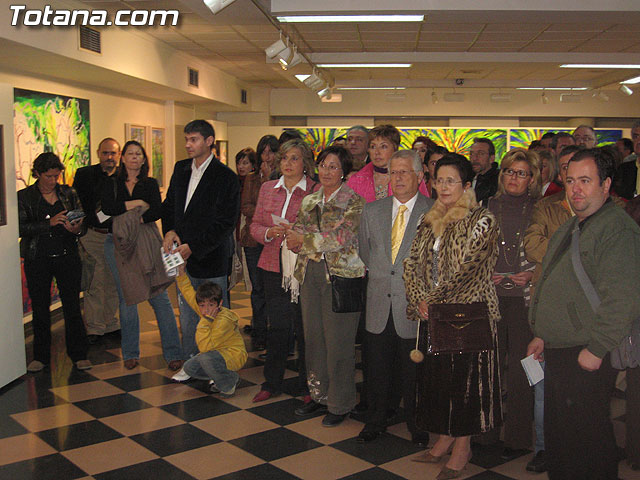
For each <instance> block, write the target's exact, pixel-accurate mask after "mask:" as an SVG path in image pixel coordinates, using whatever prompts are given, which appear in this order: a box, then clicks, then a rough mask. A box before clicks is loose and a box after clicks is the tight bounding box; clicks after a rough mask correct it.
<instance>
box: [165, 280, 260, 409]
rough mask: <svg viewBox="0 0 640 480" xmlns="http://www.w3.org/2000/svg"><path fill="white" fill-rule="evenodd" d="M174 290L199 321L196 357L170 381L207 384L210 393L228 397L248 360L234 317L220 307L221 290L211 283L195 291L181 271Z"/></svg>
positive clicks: (229, 311)
mask: <svg viewBox="0 0 640 480" xmlns="http://www.w3.org/2000/svg"><path fill="white" fill-rule="evenodd" d="M178 288H179V289H180V292H181V293H182V296H183V297H184V299H185V300H186V301H187V303H188V304H189V306H190V307H191V308H192V309H193V310H194V311H195V312H196V313H197V314H198V316H199V317H200V321H199V322H198V327H197V329H196V344H197V345H198V350H199V351H200V353H199V354H198V355H196V356H194V357H191V358H190V359H189V360H187V361H186V362H185V364H184V366H183V367H182V370H180V371H179V372H178V373H177V374H175V375H174V376H173V380H174V381H176V382H184V381H185V380H188V379H189V378H191V377H194V378H197V379H199V380H209V384H210V390H211V393H219V394H220V396H221V397H225V398H228V397H231V396H233V394H234V393H235V391H236V386H237V385H238V383H239V382H240V376H239V375H238V373H237V371H238V370H240V369H241V368H242V367H243V366H244V364H245V362H246V361H247V356H248V355H247V350H246V348H245V346H244V340H243V339H242V335H240V330H239V329H238V316H237V315H236V314H235V313H233V312H232V311H231V310H229V309H228V308H225V307H223V306H222V289H221V288H220V287H219V286H218V285H216V284H215V283H212V282H206V283H203V284H202V285H200V286H199V287H198V290H197V291H196V290H194V289H193V286H192V285H191V281H190V280H189V277H188V276H187V275H186V274H185V273H184V271H182V272H181V274H180V276H179V277H178Z"/></svg>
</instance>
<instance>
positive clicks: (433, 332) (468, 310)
mask: <svg viewBox="0 0 640 480" xmlns="http://www.w3.org/2000/svg"><path fill="white" fill-rule="evenodd" d="M427 325H428V326H427V329H426V334H427V338H426V344H427V354H429V355H438V354H441V353H472V352H486V351H489V350H493V340H492V336H491V324H490V323H489V309H488V307H487V304H486V303H485V302H474V303H439V304H431V305H429V319H428V321H427Z"/></svg>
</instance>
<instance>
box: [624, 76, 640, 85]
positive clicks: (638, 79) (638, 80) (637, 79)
mask: <svg viewBox="0 0 640 480" xmlns="http://www.w3.org/2000/svg"><path fill="white" fill-rule="evenodd" d="M620 83H623V84H627V85H635V84H636V83H640V77H633V78H630V79H629V80H625V81H624V82H620Z"/></svg>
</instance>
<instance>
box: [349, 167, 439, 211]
mask: <svg viewBox="0 0 640 480" xmlns="http://www.w3.org/2000/svg"><path fill="white" fill-rule="evenodd" d="M347 184H348V185H349V186H350V187H351V188H352V189H353V191H354V192H356V193H357V194H358V195H360V196H361V197H362V198H364V199H365V201H366V202H367V203H370V202H373V201H375V199H376V187H375V184H374V181H373V163H367V164H366V165H365V166H364V167H363V168H362V169H361V170H359V171H358V172H357V173H355V174H354V175H352V176H351V177H349V180H347ZM418 189H419V190H420V193H421V194H423V195H424V196H425V197H429V192H428V191H427V186H426V185H425V184H424V180H422V181H421V182H420V186H419V187H418ZM388 192H389V196H391V195H393V192H391V184H389V190H388Z"/></svg>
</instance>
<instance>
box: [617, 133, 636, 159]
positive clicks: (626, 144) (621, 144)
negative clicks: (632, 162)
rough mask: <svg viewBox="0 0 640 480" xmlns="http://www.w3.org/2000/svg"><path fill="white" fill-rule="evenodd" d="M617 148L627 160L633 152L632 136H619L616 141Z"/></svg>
mask: <svg viewBox="0 0 640 480" xmlns="http://www.w3.org/2000/svg"><path fill="white" fill-rule="evenodd" d="M616 148H617V149H618V151H619V152H620V155H622V158H623V159H624V160H623V161H625V160H626V159H627V157H628V156H629V155H631V154H632V153H633V150H634V148H633V141H632V140H631V139H630V138H619V139H618V140H617V141H616Z"/></svg>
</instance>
